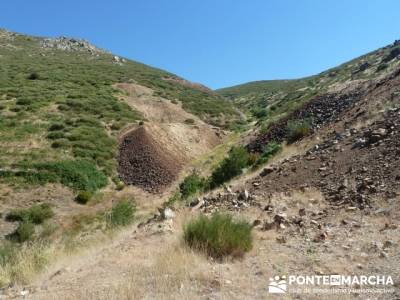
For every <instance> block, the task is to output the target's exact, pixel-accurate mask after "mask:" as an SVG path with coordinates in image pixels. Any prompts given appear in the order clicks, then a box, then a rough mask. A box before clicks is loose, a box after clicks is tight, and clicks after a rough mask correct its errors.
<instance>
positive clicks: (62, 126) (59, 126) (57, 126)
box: [49, 123, 65, 131]
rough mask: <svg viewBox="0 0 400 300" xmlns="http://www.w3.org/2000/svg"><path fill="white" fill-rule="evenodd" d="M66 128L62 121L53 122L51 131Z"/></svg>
mask: <svg viewBox="0 0 400 300" xmlns="http://www.w3.org/2000/svg"><path fill="white" fill-rule="evenodd" d="M63 129H65V125H64V124H61V123H54V124H51V125H50V127H49V131H57V130H63Z"/></svg>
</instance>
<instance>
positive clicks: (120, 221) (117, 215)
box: [109, 200, 136, 226]
mask: <svg viewBox="0 0 400 300" xmlns="http://www.w3.org/2000/svg"><path fill="white" fill-rule="evenodd" d="M135 210H136V208H135V206H134V205H133V204H132V202H130V201H129V200H121V201H119V202H118V203H117V204H115V205H114V206H113V207H112V209H111V213H110V218H109V221H110V224H111V225H112V226H126V225H129V224H130V223H131V222H132V221H133V218H134V215H135Z"/></svg>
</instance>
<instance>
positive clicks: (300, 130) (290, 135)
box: [287, 120, 311, 143]
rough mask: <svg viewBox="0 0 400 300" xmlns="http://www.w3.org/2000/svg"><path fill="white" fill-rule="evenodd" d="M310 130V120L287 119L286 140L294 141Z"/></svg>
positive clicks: (307, 133)
mask: <svg viewBox="0 0 400 300" xmlns="http://www.w3.org/2000/svg"><path fill="white" fill-rule="evenodd" d="M310 132H311V122H310V121H309V120H302V121H289V122H288V124H287V140H288V142H289V143H294V142H296V141H298V140H300V139H302V138H303V137H305V136H307V135H309V134H310Z"/></svg>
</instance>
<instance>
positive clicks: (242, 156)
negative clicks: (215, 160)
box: [210, 147, 249, 188]
mask: <svg viewBox="0 0 400 300" xmlns="http://www.w3.org/2000/svg"><path fill="white" fill-rule="evenodd" d="M248 164H249V153H248V152H247V150H246V149H245V148H244V147H233V148H232V149H231V150H230V152H229V155H228V157H226V158H225V159H224V160H223V161H222V162H221V164H220V165H219V166H218V167H217V168H216V169H215V171H214V172H213V173H212V174H211V178H210V187H211V188H215V187H217V186H220V185H221V184H223V183H224V182H226V181H228V180H230V179H232V178H233V177H235V176H237V175H239V174H241V173H242V170H243V168H245V167H247V166H248Z"/></svg>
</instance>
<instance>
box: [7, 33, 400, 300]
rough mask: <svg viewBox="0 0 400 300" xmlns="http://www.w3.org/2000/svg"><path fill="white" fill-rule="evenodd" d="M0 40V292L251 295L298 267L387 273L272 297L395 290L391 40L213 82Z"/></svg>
mask: <svg viewBox="0 0 400 300" xmlns="http://www.w3.org/2000/svg"><path fill="white" fill-rule="evenodd" d="M0 41H1V43H0V62H1V64H0V68H1V69H2V72H1V73H0V74H1V75H0V76H1V77H0V97H1V100H0V105H1V107H2V110H1V111H0V113H1V119H0V151H1V152H0V213H1V215H0V216H1V219H0V233H1V241H0V298H1V297H3V296H4V297H5V298H6V299H8V298H11V299H19V298H28V299H266V298H267V297H269V296H270V297H271V296H273V295H270V293H269V288H268V285H269V283H270V282H272V281H273V280H274V278H276V277H275V276H277V275H278V276H281V277H280V278H282V276H288V275H302V274H309V275H319V276H321V275H327V276H330V275H332V274H335V275H336V274H341V275H344V276H349V275H355V276H357V275H375V274H384V275H385V276H392V277H393V278H394V280H395V284H394V285H388V286H381V285H378V286H375V285H373V286H369V285H367V286H365V285H364V286H363V285H361V286H360V285H352V286H351V288H355V291H352V292H349V293H341V294H340V295H336V294H333V295H332V294H331V293H330V290H329V287H326V286H325V285H318V286H316V287H317V288H318V289H320V288H321V290H322V289H324V288H325V291H319V292H318V291H317V292H315V293H307V295H301V292H296V291H297V290H298V289H297V288H302V287H304V286H302V285H299V284H292V285H291V286H288V289H289V290H288V291H287V294H286V295H280V296H283V297H281V298H282V299H294V298H295V299H315V300H317V299H318V300H320V299H335V297H336V296H338V297H339V296H340V299H360V297H361V298H363V297H364V295H366V294H364V293H367V292H365V291H366V290H367V289H369V288H373V289H381V290H380V291H382V292H380V293H379V297H378V298H379V299H388V300H389V299H397V298H399V297H400V293H399V290H398V288H399V282H398V278H400V270H399V269H398V268H396V266H398V265H399V264H400V257H399V253H400V238H399V237H400V213H399V212H400V171H399V170H400V161H399V159H398V157H399V153H400V59H399V58H400V42H398V41H396V42H395V43H394V44H392V45H389V46H387V47H384V48H381V49H378V50H376V51H374V52H371V53H369V54H366V55H364V56H362V57H359V58H356V59H354V60H352V61H350V62H348V63H345V64H343V65H341V66H338V67H336V68H333V69H331V70H328V71H325V72H322V73H320V74H318V75H316V76H312V77H308V78H304V79H298V80H273V81H257V82H253V83H248V84H244V85H240V86H236V87H232V88H227V89H222V90H219V91H218V93H219V95H217V94H216V93H215V92H213V91H211V90H209V89H208V88H206V87H204V86H202V85H200V84H194V83H191V82H188V81H186V80H184V79H182V78H179V77H177V76H176V75H173V74H170V73H167V72H164V71H161V70H158V69H154V68H151V67H147V66H145V65H142V64H139V63H136V62H133V61H129V60H127V59H124V58H120V57H118V56H115V55H112V54H110V53H107V52H106V51H104V50H101V49H98V48H96V47H95V46H93V45H91V44H89V43H88V42H86V41H82V40H76V39H69V38H63V37H61V38H57V39H43V38H38V37H28V36H24V35H19V34H14V33H10V32H6V31H1V34H0ZM239 109H240V110H241V111H244V112H245V114H247V115H248V117H249V118H248V120H247V121H249V122H247V123H246V126H243V125H244V120H243V119H240V118H241V116H240V114H241V112H240V111H239ZM216 125H219V126H216ZM238 127H239V128H240V129H242V130H238V131H236V132H234V133H233V132H230V131H228V130H226V129H227V128H238ZM245 129H247V130H245ZM278 279H279V277H278ZM276 280H277V279H276ZM357 289H360V290H359V291H357ZM362 289H365V291H364V290H362ZM384 289H386V290H384ZM297 293H298V294H297ZM278 296H279V295H278Z"/></svg>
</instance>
